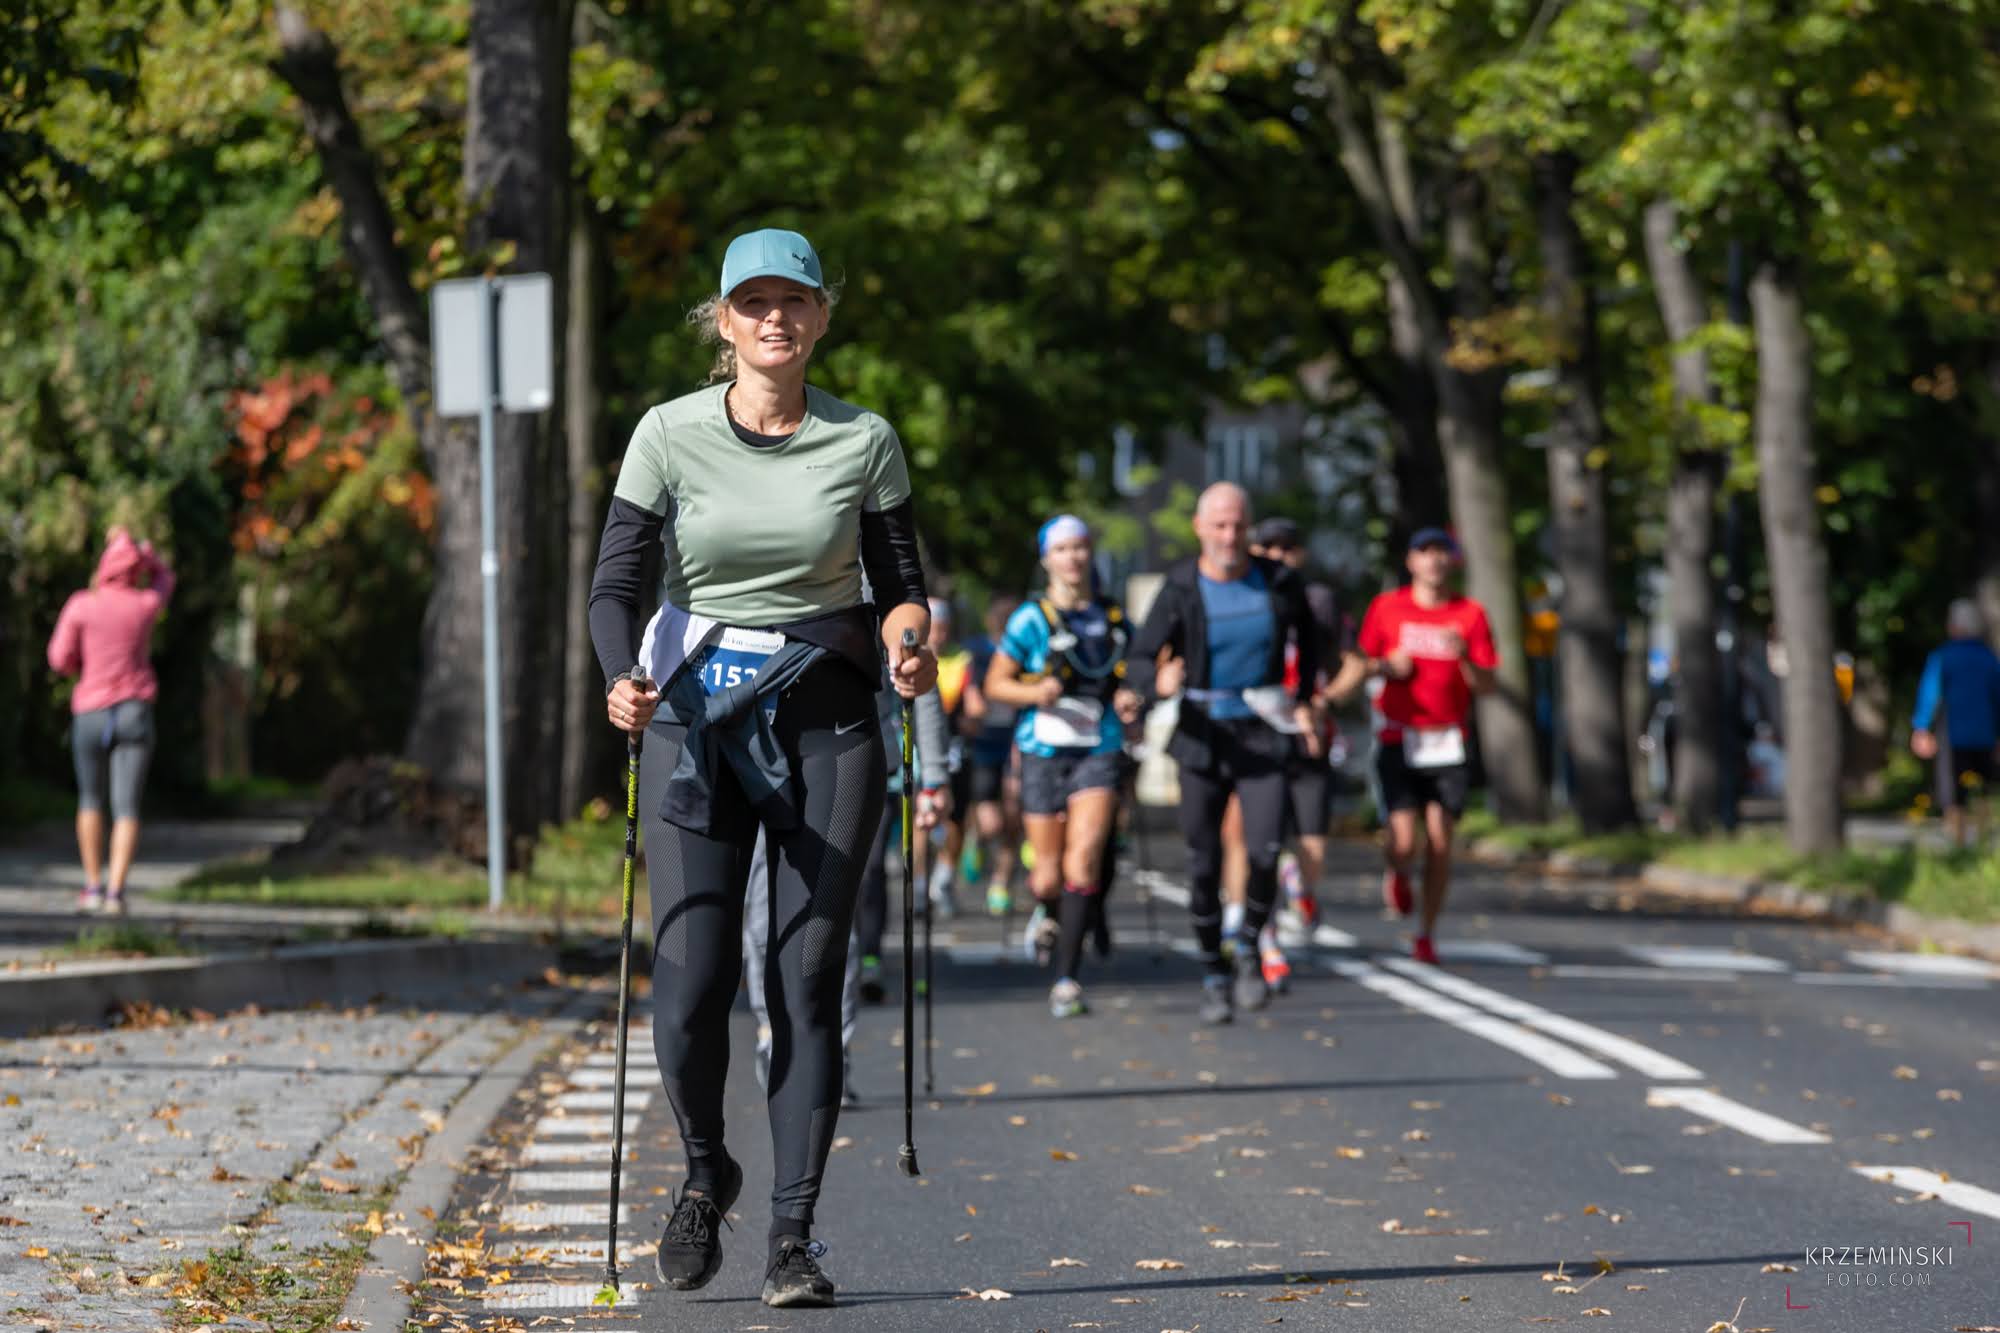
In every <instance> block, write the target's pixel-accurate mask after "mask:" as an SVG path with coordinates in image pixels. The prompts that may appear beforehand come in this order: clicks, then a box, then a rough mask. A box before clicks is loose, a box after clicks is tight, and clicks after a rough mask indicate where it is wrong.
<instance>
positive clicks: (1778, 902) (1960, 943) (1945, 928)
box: [1466, 840, 2000, 958]
mask: <svg viewBox="0 0 2000 1333" xmlns="http://www.w3.org/2000/svg"><path fill="white" fill-rule="evenodd" d="M1466 851H1467V852H1469V853H1470V854H1471V855H1472V856H1473V857H1474V858H1476V859H1478V860H1480V861H1484V862H1486V863H1487V864H1489V865H1504V866H1509V867H1514V868H1518V869H1522V870H1539V871H1542V872H1544V873H1553V874H1558V875H1576V876H1585V875H1587V876H1591V877H1593V878H1599V879H1634V880H1637V881H1638V882H1639V883H1640V884H1642V885H1644V886H1645V887H1646V888H1649V889H1652V890H1654V891H1656V892H1659V893H1664V894H1667V895H1669V896H1672V897H1676V898H1686V899H1688V900H1690V901H1693V902H1703V903H1711V904H1715V905H1718V906H1723V907H1740V908H1746V909H1747V908H1757V909H1760V910H1763V911H1767V912H1772V911H1775V912H1782V913H1784V914H1786V915H1787V916H1795V917H1798V918H1800V919H1802V920H1807V921H1821V922H1825V923H1826V924H1828V925H1866V926H1873V927H1875V928H1877V929H1878V930H1882V931H1884V932H1886V933H1888V934H1890V935H1894V936H1896V937H1897V938H1899V939H1901V940H1903V941H1905V942H1906V943H1910V944H1916V945H1934V946H1938V947H1942V948H1947V949H1955V950H1962V951H1964V952H1966V953H1976V954H1984V955H1986V956H1988V957H1991V958H2000V925H1980V924H1978V923H1976V922H1971V921H1958V920H1954V919H1952V918H1950V917H1938V916H1926V915H1924V914H1923V913H1922V912H1916V911H1912V910H1911V909H1909V908H1907V907H1904V906H1903V905H1902V904H1900V903H1885V902H1882V901H1880V900H1878V899H1875V898H1871V897H1868V896H1867V895H1865V894H1854V893H1825V892H1819V891H1816V890H1813V889H1802V888H1800V887H1798V886H1797V885H1796V884H1787V883H1784V882H1783V881H1779V880H1758V879H1741V878H1738V877H1736V876H1733V875H1715V874H1709V873H1707V872H1705V871H1699V870H1685V869H1682V868H1681V867H1679V866H1670V865H1661V864H1658V863H1646V864H1643V865H1634V864H1630V863H1619V862H1611V861H1604V860H1599V859H1598V858H1595V857H1589V856H1573V855H1571V854H1570V853H1568V852H1553V853H1551V854H1549V855H1548V856H1535V855H1533V854H1532V853H1529V852H1522V851H1519V850H1516V849H1514V848H1509V847H1498V846H1494V845H1492V844H1491V843H1489V842H1488V841H1486V840H1481V841H1478V842H1473V843H1470V844H1468V845H1467V847H1466Z"/></svg>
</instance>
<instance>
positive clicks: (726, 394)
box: [722, 385, 804, 436]
mask: <svg viewBox="0 0 2000 1333" xmlns="http://www.w3.org/2000/svg"><path fill="white" fill-rule="evenodd" d="M735 393H736V386H735V385H731V386H730V387H729V388H727V389H724V390H723V391H722V410H723V411H725V412H727V413H728V414H729V419H730V420H731V421H733V422H735V423H736V424H737V425H739V426H741V427H742V428H743V429H745V430H747V431H749V432H750V433H751V434H752V435H770V436H777V435H796V434H798V431H799V427H798V426H793V427H792V428H791V429H790V430H778V431H762V430H758V429H757V428H756V427H754V426H752V425H751V424H750V423H749V422H747V421H745V420H744V419H743V418H742V417H740V416H737V415H736V403H735V399H734V395H735ZM799 424H800V425H803V424H804V414H803V413H801V414H800V423H799Z"/></svg>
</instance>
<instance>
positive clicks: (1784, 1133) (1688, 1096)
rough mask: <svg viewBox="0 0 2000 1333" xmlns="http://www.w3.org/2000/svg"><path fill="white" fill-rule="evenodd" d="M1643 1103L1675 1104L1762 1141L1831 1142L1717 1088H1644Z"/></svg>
mask: <svg viewBox="0 0 2000 1333" xmlns="http://www.w3.org/2000/svg"><path fill="white" fill-rule="evenodd" d="M1646 1105H1648V1106H1652V1107H1678V1108H1680V1109H1681V1110H1683V1111H1687V1112H1689V1113H1690V1114H1693V1115H1698V1116H1700V1117H1701V1118H1702V1119H1704V1120H1713V1121H1714V1122H1715V1123H1716V1124H1718V1125H1727V1126H1728V1127H1729V1128H1731V1129H1733V1130H1736V1131H1737V1132H1738V1133H1741V1134H1748V1135H1749V1136H1750V1137H1751V1138H1753V1139H1762V1140H1763V1141H1764V1142H1766V1143H1831V1142H1833V1140H1832V1139H1829V1138H1828V1137H1827V1136H1826V1135H1824V1134H1822V1133H1820V1132H1819V1131H1818V1130H1815V1129H1807V1128H1806V1127H1805V1126H1803V1125H1795V1124H1793V1123H1792V1122H1791V1121H1789V1120H1780V1119H1779V1118H1778V1117H1777V1116H1774V1115H1769V1114H1767V1113H1765V1112H1763V1111H1759V1110H1757V1109H1756V1108H1755V1107H1750V1106H1745V1105H1744V1104H1743V1103H1742V1102H1735V1101H1731V1100H1730V1099H1729V1098H1727V1097H1725V1096H1723V1095H1722V1094H1721V1093H1719V1092H1710V1091H1709V1090H1708V1089H1707V1088H1648V1089H1647V1090H1646Z"/></svg>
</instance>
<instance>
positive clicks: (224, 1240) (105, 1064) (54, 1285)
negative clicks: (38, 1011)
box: [0, 988, 569, 1333]
mask: <svg viewBox="0 0 2000 1333" xmlns="http://www.w3.org/2000/svg"><path fill="white" fill-rule="evenodd" d="M568 994H569V993H568V992H567V991H565V990H562V989H560V988H554V989H547V988H537V989H535V990H532V991H514V992H511V993H506V994H496V995H491V996H487V997H484V998H481V999H479V1000H476V1001H472V1002H468V1003H467V1004H465V1005H464V1006H463V1007H461V1008H458V1009H435V1008H433V1009H394V1008H389V1007H383V1008H381V1009H357V1010H318V1011H312V1010H308V1011H297V1012H284V1013H268V1014H263V1013H255V1012H247V1013H241V1014H232V1015H227V1016H224V1017H220V1018H206V1019H201V1020H199V1021H195V1022H189V1023H180V1024H175V1025H172V1026H162V1027H155V1028H138V1029H117V1030H110V1031H98V1032H88V1033H81V1034H71V1035H66V1036H57V1037H46V1038H37V1039H34V1040H24V1041H13V1042H4V1043H0V1325H4V1326H5V1327H9V1328H17V1327H18V1328H34V1329H47V1330H54V1329H65V1330H68V1329H76V1330H121V1331H122V1330H132V1331H133V1333H139V1331H140V1330H144V1331H146V1333H153V1331H155V1330H161V1329H166V1328H170V1327H174V1326H176V1325H177V1324H179V1323H185V1322H188V1319H189V1316H190V1315H191V1314H202V1313H206V1314H207V1316H208V1319H207V1321H206V1322H215V1316H216V1315H218V1314H221V1313H224V1312H226V1311H227V1310H228V1309H229V1302H231V1301H240V1302H241V1304H240V1305H239V1306H238V1310H239V1312H237V1313H234V1314H233V1317H231V1318H230V1320H229V1323H230V1324H232V1325H235V1326H249V1327H273V1326H277V1327H291V1326H294V1325H292V1324H289V1323H278V1324H275V1325H274V1324H272V1323H269V1322H258V1321H256V1320H253V1319H246V1318H244V1313H248V1312H250V1311H253V1310H255V1311H262V1312H264V1313H266V1314H267V1315H268V1314H269V1313H270V1312H272V1311H283V1310H290V1311H292V1312H294V1313H303V1312H304V1311H305V1309H306V1307H307V1306H308V1305H309V1304H310V1303H311V1302H312V1301H313V1299H314V1298H315V1297H317V1298H318V1299H319V1302H320V1304H321V1305H322V1306H328V1305H329V1304H330V1309H331V1310H332V1311H333V1312H336V1313H337V1311H338V1309H339V1297H340V1295H341V1294H343V1292H344V1284H345V1281H346V1279H347V1275H348V1274H350V1273H351V1271H352V1269H353V1267H354V1265H355V1264H357V1263H358V1262H359V1259H360V1254H361V1250H362V1248H363V1247H365V1245H366V1244H367V1242H368V1239H369V1237H370V1236H371V1235H372V1234H373V1233H374V1232H375V1231H378V1230H380V1229H381V1228H383V1227H396V1226H402V1225H405V1224H406V1223H408V1222H409V1221H410V1220H409V1219H402V1218H399V1217H397V1216H396V1215H395V1214H394V1213H393V1211H388V1210H389V1205H390V1200H391V1198H392V1197H393V1194H394V1188H395V1185H396V1184H397V1182H398V1181H399V1180H400V1178H401V1176H402V1174H403V1173H404V1171H405V1170H406V1169H407V1167H408V1166H409V1165H410V1163H411V1162H412V1161H413V1160H414V1159H415V1155H416V1154H417V1153H418V1151H419V1150H420V1148H421V1146H422V1144H423V1142H424V1140H425V1138H426V1137H427V1136H428V1135H430V1134H432V1133H435V1132H436V1131H437V1130H438V1129H439V1128H440V1127H441V1126H442V1125H443V1123H444V1117H445V1115H446V1114H447V1112H448V1111H449V1109H450V1108H451V1105H452V1103H453V1102H454V1101H456V1100H457V1098H458V1097H459V1096H460V1095H461V1094H462V1093H463V1092H464V1091H465V1090H466V1089H467V1088H468V1087H469V1086H471V1084H472V1081H473V1080H474V1079H475V1078H476V1077H477V1076H478V1075H479V1074H480V1073H481V1072H482V1071H483V1070H484V1069H485V1068H486V1067H487V1066H489V1065H490V1064H491V1063H492V1062H493V1061H494V1060H495V1059H497V1058H498V1057H499V1056H500V1055H501V1054H502V1053H504V1052H505V1051H506V1050H508V1049H509V1048H511V1047H512V1046H513V1045H514V1044H515V1043H517V1042H519V1041H521V1040H524V1039H527V1038H529V1037H531V1036H532V1034H533V1033H534V1032H535V1031H536V1030H537V1029H538V1028H539V1025H540V1020H541V1019H542V1018H543V1017H545V1016H546V1015H548V1014H549V1013H551V1012H552V1011H553V1010H554V1009H555V1008H556V1007H557V1005H558V1004H559V1003H560V1002H561V1001H562V1000H564V999H565V998H567V996H568ZM416 1225H418V1226H422V1225H423V1223H422V1222H421V1221H418V1222H417V1223H416ZM234 1274H241V1275H243V1276H240V1277H238V1276H225V1275H234ZM205 1300H206V1301H215V1302H217V1304H215V1305H214V1306H212V1307H209V1308H207V1309H206V1310H204V1309H203V1307H201V1306H199V1305H195V1304H193V1303H194V1302H200V1301H205ZM299 1326H303V1325H299ZM321 1326H330V1319H329V1323H328V1324H323V1325H321Z"/></svg>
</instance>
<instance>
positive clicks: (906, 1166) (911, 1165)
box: [896, 1143, 923, 1176]
mask: <svg viewBox="0 0 2000 1333" xmlns="http://www.w3.org/2000/svg"><path fill="white" fill-rule="evenodd" d="M896 1169H897V1170H898V1171H901V1172H902V1173H903V1174H904V1175H906V1176H918V1175H922V1174H923V1173H922V1172H921V1171H919V1170H917V1150H916V1149H915V1148H914V1147H912V1146H910V1145H909V1144H907V1143H906V1144H904V1145H903V1146H902V1147H901V1148H899V1149H897V1151H896Z"/></svg>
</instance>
